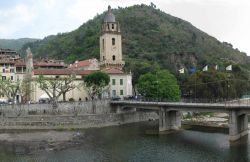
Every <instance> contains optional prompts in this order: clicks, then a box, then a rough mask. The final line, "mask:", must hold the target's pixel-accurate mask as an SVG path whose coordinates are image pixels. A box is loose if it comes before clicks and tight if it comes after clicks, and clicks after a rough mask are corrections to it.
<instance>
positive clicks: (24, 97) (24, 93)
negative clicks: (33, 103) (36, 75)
mask: <svg viewBox="0 0 250 162" xmlns="http://www.w3.org/2000/svg"><path fill="white" fill-rule="evenodd" d="M33 91H34V89H33V87H32V79H31V78H27V77H25V78H24V79H23V80H22V82H21V83H20V89H19V94H20V96H21V102H22V103H27V102H28V101H30V100H31V98H30V95H31V93H32V92H33Z"/></svg>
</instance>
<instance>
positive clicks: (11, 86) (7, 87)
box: [0, 79, 21, 107]
mask: <svg viewBox="0 0 250 162" xmlns="http://www.w3.org/2000/svg"><path fill="white" fill-rule="evenodd" d="M20 87H21V82H20V81H16V82H14V81H12V80H10V79H6V80H0V91H1V93H2V94H4V95H5V96H6V97H7V98H8V99H9V100H11V101H12V102H11V103H12V107H14V104H15V101H16V96H17V94H18V92H19V91H20Z"/></svg>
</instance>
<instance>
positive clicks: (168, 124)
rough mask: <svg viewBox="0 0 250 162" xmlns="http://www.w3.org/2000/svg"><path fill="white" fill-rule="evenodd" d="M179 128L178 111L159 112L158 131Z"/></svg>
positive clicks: (179, 116) (164, 110)
mask: <svg viewBox="0 0 250 162" xmlns="http://www.w3.org/2000/svg"><path fill="white" fill-rule="evenodd" d="M180 127H181V114H180V112H179V111H173V110H171V111H167V110H166V109H164V108H161V109H160V110H159V131H166V130H178V129H179V128H180Z"/></svg>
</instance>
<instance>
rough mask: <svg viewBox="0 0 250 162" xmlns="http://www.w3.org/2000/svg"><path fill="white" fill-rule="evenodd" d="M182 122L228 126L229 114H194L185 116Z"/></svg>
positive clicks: (220, 126) (219, 126) (186, 123)
mask: <svg viewBox="0 0 250 162" xmlns="http://www.w3.org/2000/svg"><path fill="white" fill-rule="evenodd" d="M182 124H185V125H197V126H209V127H218V128H228V114H226V113H212V114H209V115H197V116H196V115H194V116H192V117H188V118H183V120H182Z"/></svg>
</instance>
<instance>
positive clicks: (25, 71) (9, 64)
mask: <svg viewBox="0 0 250 162" xmlns="http://www.w3.org/2000/svg"><path fill="white" fill-rule="evenodd" d="M26 52H27V56H26V58H25V59H23V58H21V57H20V55H19V54H17V53H16V52H15V51H13V50H9V49H1V50H0V75H1V78H0V79H11V80H13V81H18V80H23V79H24V78H25V77H26V76H27V75H28V76H30V77H31V78H32V79H33V80H34V79H35V78H37V77H38V76H39V75H43V76H45V77H48V78H52V79H53V78H60V77H65V76H69V75H72V74H75V75H76V79H75V81H74V83H75V84H78V83H80V82H82V80H83V78H84V76H86V75H88V74H90V73H93V72H95V71H97V70H101V71H104V72H106V73H107V74H108V75H109V76H110V84H109V86H108V90H107V91H106V92H105V93H104V94H103V96H104V97H114V96H119V97H121V98H123V97H124V96H128V95H132V75H131V73H130V74H126V73H124V71H123V67H124V65H125V62H124V61H123V58H122V39H121V30H120V25H119V22H117V21H116V20H115V16H114V14H113V13H112V11H111V7H110V6H109V7H108V12H107V14H106V16H105V18H104V21H103V24H102V28H101V34H100V61H98V60H97V59H96V58H92V59H88V60H80V61H75V63H73V64H70V65H66V64H65V63H64V62H63V61H62V60H54V59H36V60H33V55H32V53H31V51H30V49H27V51H26ZM31 87H32V89H33V90H32V91H31V94H30V97H29V100H30V101H31V102H38V101H39V99H41V98H42V97H45V96H46V94H45V92H44V91H42V90H41V89H40V88H39V86H38V84H37V83H36V82H34V81H32V82H31ZM79 98H81V99H82V100H84V99H86V98H89V96H88V95H87V92H86V91H85V90H84V88H83V87H80V88H75V89H73V90H71V91H69V92H67V93H66V101H68V100H69V99H74V100H76V101H77V100H78V99H79ZM0 100H2V101H3V100H7V98H6V96H4V95H3V94H1V96H0ZM16 100H17V102H21V101H22V98H21V96H20V95H19V94H17V96H16ZM60 100H62V96H61V97H60V98H59V101H60Z"/></svg>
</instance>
